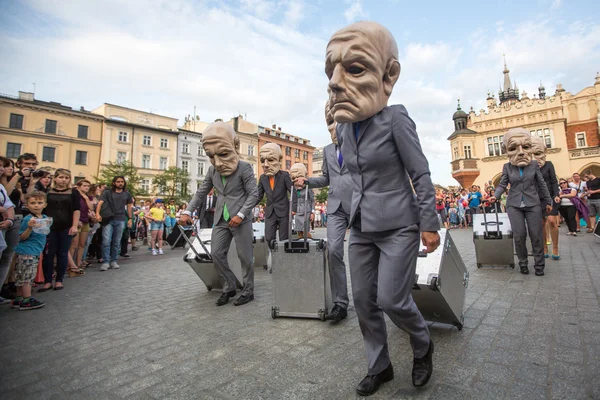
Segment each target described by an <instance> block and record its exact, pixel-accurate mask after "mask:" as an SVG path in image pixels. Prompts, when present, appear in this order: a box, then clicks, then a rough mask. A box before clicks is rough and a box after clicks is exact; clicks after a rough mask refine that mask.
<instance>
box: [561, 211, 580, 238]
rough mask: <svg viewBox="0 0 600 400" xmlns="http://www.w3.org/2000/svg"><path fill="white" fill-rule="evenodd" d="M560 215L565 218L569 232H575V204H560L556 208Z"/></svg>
mask: <svg viewBox="0 0 600 400" xmlns="http://www.w3.org/2000/svg"><path fill="white" fill-rule="evenodd" d="M558 211H559V212H560V215H562V217H563V218H564V219H565V222H566V223H567V228H569V232H577V221H576V220H575V214H576V213H577V209H576V208H575V206H560V207H559V208H558Z"/></svg>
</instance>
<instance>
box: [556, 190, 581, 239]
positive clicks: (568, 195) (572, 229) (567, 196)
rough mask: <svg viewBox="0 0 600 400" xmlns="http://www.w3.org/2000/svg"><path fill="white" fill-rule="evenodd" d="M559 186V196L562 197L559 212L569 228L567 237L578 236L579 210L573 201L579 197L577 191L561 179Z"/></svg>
mask: <svg viewBox="0 0 600 400" xmlns="http://www.w3.org/2000/svg"><path fill="white" fill-rule="evenodd" d="M558 184H559V186H560V192H559V195H558V197H560V206H559V207H558V211H559V212H560V215H562V217H563V218H564V220H565V222H566V223H567V227H568V228H569V232H567V235H569V236H577V224H576V222H575V215H576V214H577V209H576V208H575V204H573V201H572V200H571V199H572V198H574V197H575V196H577V190H576V189H573V188H572V187H569V186H570V185H569V183H568V182H567V181H566V180H565V179H559V181H558Z"/></svg>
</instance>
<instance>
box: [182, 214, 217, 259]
mask: <svg viewBox="0 0 600 400" xmlns="http://www.w3.org/2000/svg"><path fill="white" fill-rule="evenodd" d="M190 222H191V224H187V225H191V226H192V231H193V232H194V234H195V235H196V238H197V239H198V242H199V243H200V246H202V250H204V253H205V254H206V256H207V257H208V259H209V260H210V261H212V255H211V254H210V251H208V248H207V247H206V246H205V245H204V243H203V242H202V239H200V233H199V231H198V229H197V227H196V224H195V223H194V222H193V220H190ZM198 224H200V222H198ZM177 227H178V228H179V231H180V233H181V236H183V238H184V239H185V241H186V242H187V244H189V245H190V249H192V251H193V252H194V254H195V255H196V258H201V257H200V254H198V252H197V251H196V248H195V247H194V243H193V242H192V240H190V238H189V237H187V235H186V234H185V229H183V227H182V226H181V224H177Z"/></svg>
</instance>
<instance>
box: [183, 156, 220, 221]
mask: <svg viewBox="0 0 600 400" xmlns="http://www.w3.org/2000/svg"><path fill="white" fill-rule="evenodd" d="M213 174H214V167H213V166H212V165H211V166H210V167H209V168H208V172H207V174H206V176H205V177H204V182H202V185H200V186H199V187H198V190H197V191H196V193H194V197H192V200H190V202H189V204H188V206H187V208H186V209H185V211H184V213H185V214H186V215H189V216H192V213H193V212H194V210H195V209H196V208H198V207H200V205H202V204H204V202H205V201H206V195H207V194H208V192H210V190H211V189H212V188H213V182H212V177H213Z"/></svg>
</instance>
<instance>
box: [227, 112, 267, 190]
mask: <svg viewBox="0 0 600 400" xmlns="http://www.w3.org/2000/svg"><path fill="white" fill-rule="evenodd" d="M227 124H229V125H231V126H233V129H234V130H235V132H236V133H237V135H238V137H239V138H240V156H241V158H242V160H244V161H246V162H247V163H250V164H251V165H252V169H253V170H254V176H255V177H256V179H258V177H259V173H258V164H259V163H260V161H259V160H260V155H259V154H258V125H257V124H254V123H252V122H249V121H246V120H245V119H244V116H242V115H238V116H237V117H233V118H231V119H230V120H229V121H227Z"/></svg>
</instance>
